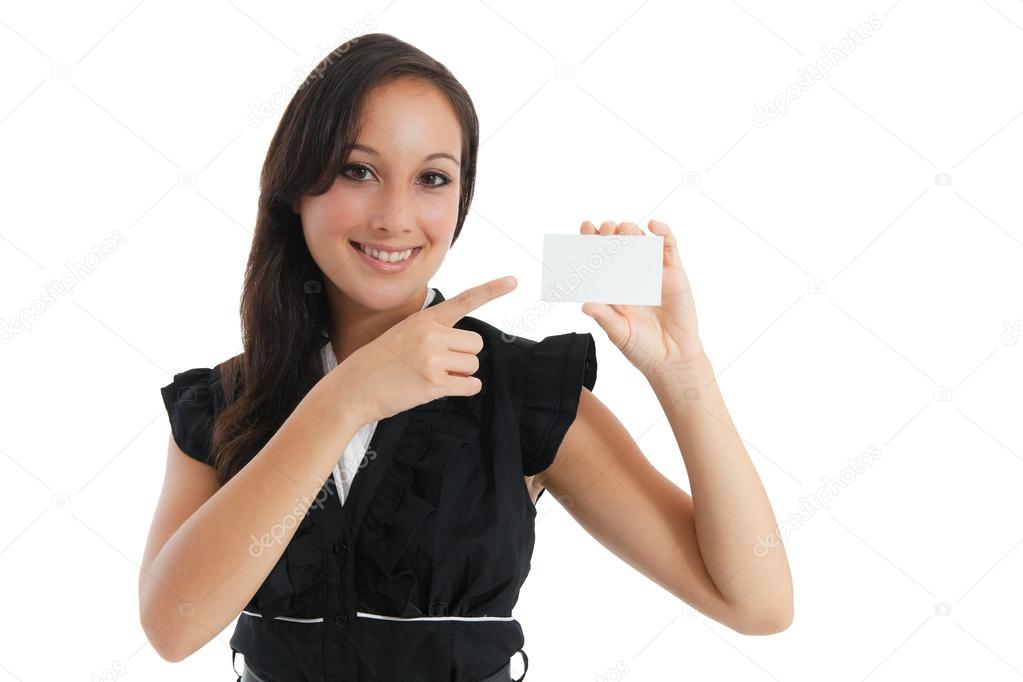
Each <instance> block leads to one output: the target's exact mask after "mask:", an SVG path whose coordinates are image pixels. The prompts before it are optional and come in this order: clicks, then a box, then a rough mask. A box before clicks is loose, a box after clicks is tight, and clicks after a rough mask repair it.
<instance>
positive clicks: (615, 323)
mask: <svg viewBox="0 0 1023 682" xmlns="http://www.w3.org/2000/svg"><path fill="white" fill-rule="evenodd" d="M582 311H583V313H585V314H586V315H589V316H590V317H592V318H593V319H594V320H595V321H596V322H597V324H598V325H600V328H601V329H603V330H604V332H605V333H607V337H608V338H609V339H611V343H613V344H614V345H616V346H618V347H619V348H624V347H625V344H626V342H627V341H628V340H629V321H628V320H626V319H625V316H624V315H622V314H621V313H619V312H618V311H616V310H615V309H614V308H612V307H611V306H609V305H607V304H604V303H589V302H587V303H584V304H583V306H582Z"/></svg>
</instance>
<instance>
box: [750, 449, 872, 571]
mask: <svg viewBox="0 0 1023 682" xmlns="http://www.w3.org/2000/svg"><path fill="white" fill-rule="evenodd" d="M879 459H881V448H879V447H877V446H876V445H871V446H870V447H869V448H867V450H866V451H865V452H861V453H860V454H858V455H856V456H855V457H850V458H849V459H848V462H849V465H848V466H844V467H842V469H841V470H840V471H839V472H838V476H821V481H822V484H821V486H820V487H818V488H817V490H815V491H814V492H812V493H810V494H809V495H803V496H802V497H800V498H799V507H797V508H796V510H795V511H794V512H792V513H791V514H789V515H788V516H786V517H785V520H784V521H783V522H782V523H781V524H779V526H778V533H774V532H773V531H772V532H770V533H768V534H767V537H766V538H765V537H763V536H761V535H760V533H757V536H756V540H757V541H756V543H755V544H754V545H753V555H754V556H755V557H757V558H758V559H762V558H764V557H765V556H767V552H768V551H770V549H771V548H772V547H777V546H778V545H779V544H780V543H781V542H782V541H783V540H784V539H785V538H787V537H788V536H789V535H791V534H792V533H793V532H795V531H796V530H798V529H799V528H800V527H802V525H803V524H804V523H806V522H807V521H809V520H810V519H811V518H813V516H814V515H815V514H816V513H817V512H819V511H822V510H825V509H827V508H828V506H830V505H831V501H832V500H834V499H835V498H836V497H838V494H839V492H841V490H842V489H844V488H848V487H849V486H850V485H852V483H853V481H855V480H856V478H857V477H858V476H860V475H861V474H863V472H865V471H866V470H867V469H869V468H870V467H872V466H874V463H875V462H877V460H879Z"/></svg>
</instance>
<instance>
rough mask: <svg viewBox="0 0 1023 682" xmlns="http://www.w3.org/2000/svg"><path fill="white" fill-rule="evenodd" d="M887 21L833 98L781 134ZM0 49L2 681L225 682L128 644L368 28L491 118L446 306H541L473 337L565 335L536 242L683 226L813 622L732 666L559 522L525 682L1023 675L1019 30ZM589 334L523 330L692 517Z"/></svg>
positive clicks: (146, 9) (788, 18) (663, 447)
mask: <svg viewBox="0 0 1023 682" xmlns="http://www.w3.org/2000/svg"><path fill="white" fill-rule="evenodd" d="M872 15H873V16H874V17H875V18H876V21H877V22H879V24H878V26H879V27H878V28H877V29H875V30H873V32H872V35H871V36H870V37H869V38H867V39H864V40H861V41H860V43H859V44H855V43H854V48H853V49H852V50H849V51H847V53H843V54H842V56H840V57H839V58H835V59H833V63H832V71H831V73H830V77H829V78H828V79H826V80H818V81H815V82H813V83H811V84H810V85H809V87H808V88H806V89H805V90H800V89H799V88H794V92H795V94H797V95H798V96H794V97H793V98H791V100H790V102H789V105H788V107H787V109H786V113H785V114H784V115H779V116H775V117H773V118H769V119H768V120H767V121H766V123H767V125H756V124H755V122H754V118H753V115H754V112H755V105H757V104H767V103H768V102H771V101H772V100H774V99H775V98H776V96H778V95H779V94H782V95H784V93H785V92H786V90H787V89H788V88H789V86H790V85H792V84H794V83H797V79H798V78H799V76H800V70H801V69H803V68H804V67H808V66H811V65H814V64H815V63H816V62H817V60H818V59H819V58H821V57H822V56H823V55H824V54H825V53H826V52H828V51H829V50H834V49H839V50H841V49H842V45H843V43H842V40H843V38H846V37H847V35H848V31H849V30H850V29H851V30H853V31H855V30H856V28H857V27H858V26H860V25H861V24H863V23H864V22H868V21H869V20H870V17H871V16H872ZM0 19H2V20H0V63H2V64H3V68H2V73H3V87H2V88H0V149H2V154H0V159H2V161H0V183H2V184H0V186H2V187H3V195H2V196H3V204H4V212H3V219H2V221H0V272H2V273H3V286H2V287H0V324H2V327H0V329H2V330H3V333H2V336H3V339H2V340H3V343H2V344H0V375H2V377H3V386H4V390H3V391H0V401H2V402H0V414H2V415H3V428H2V429H0V504H2V509H0V511H2V514H3V523H2V526H0V584H2V585H3V602H4V603H3V611H4V618H2V619H0V642H2V643H3V644H2V645H0V681H6V680H56V679H61V680H73V679H79V680H98V679H105V680H111V679H134V680H172V679H177V680H186V679H187V680H197V679H201V680H229V679H234V676H233V675H232V673H231V671H230V667H229V663H230V651H229V649H228V646H227V641H228V639H229V637H230V634H231V628H229V629H228V630H225V632H223V633H221V635H220V636H219V637H218V638H217V639H215V640H213V641H211V642H210V643H209V644H208V645H207V646H206V647H205V648H204V649H202V650H201V651H200V652H198V653H197V654H195V655H194V656H192V657H190V658H189V659H187V660H186V661H184V662H181V663H178V664H171V663H168V662H166V661H164V660H162V659H161V658H160V657H159V656H158V655H157V654H156V653H155V652H154V651H153V649H152V648H151V647H150V646H149V645H148V643H147V641H146V638H145V636H144V634H143V632H142V629H141V626H140V624H139V622H138V612H137V609H138V604H137V596H136V586H137V579H138V562H139V560H140V559H141V556H142V551H143V547H144V542H145V537H146V533H147V531H148V526H149V522H150V518H151V514H152V511H153V508H154V505H155V503H156V499H157V495H158V492H159V486H160V484H161V481H162V476H163V468H164V459H165V449H166V444H167V437H168V431H169V426H168V423H167V417H166V414H165V413H164V411H163V405H162V402H161V400H160V396H159V387H160V386H162V385H164V384H166V383H168V382H169V381H170V378H171V376H172V374H173V373H175V372H180V371H183V370H184V369H187V368H190V367H196V366H202V367H211V366H213V365H214V364H215V363H217V362H220V361H222V360H224V359H226V358H228V357H230V356H231V355H234V354H236V353H237V352H240V349H241V346H240V338H239V324H238V315H237V306H238V298H239V292H240V286H241V279H242V273H243V267H244V263H245V260H246V257H247V254H248V250H249V246H250V241H251V237H252V227H253V219H254V216H255V211H256V198H257V191H258V186H257V181H258V176H259V171H260V166H261V163H262V160H263V157H264V155H265V152H266V148H267V145H268V142H269V140H270V137H271V135H272V133H273V130H274V127H275V126H276V123H277V121H278V119H279V115H280V111H281V110H282V109H283V106H284V102H286V98H287V97H290V94H291V93H292V92H293V91H294V85H295V84H296V83H297V82H298V81H300V80H301V79H302V78H304V77H305V75H306V74H307V73H308V72H309V70H310V69H311V68H312V67H313V66H315V65H316V63H317V62H318V60H319V59H320V58H321V57H323V56H324V55H326V54H327V53H328V52H329V51H330V50H331V49H333V48H334V47H336V46H337V45H338V44H340V43H341V42H343V41H344V40H345V39H347V38H349V37H352V36H353V35H356V34H357V33H361V32H366V31H367V29H368V28H371V29H372V30H376V31H382V32H386V33H391V34H393V35H395V36H397V37H399V38H402V39H404V40H406V41H408V42H411V43H413V44H414V45H416V46H418V47H420V48H421V49H423V50H425V51H426V52H428V53H429V54H431V55H433V56H434V57H436V58H437V59H439V60H440V61H441V62H443V63H444V64H446V65H447V66H448V67H449V68H451V69H452V71H453V72H454V73H455V75H456V76H457V77H458V78H459V79H460V80H461V81H462V82H463V83H464V85H465V87H466V88H467V89H468V91H469V93H470V94H471V96H472V97H473V100H474V102H475V105H476V107H477V110H478V112H479V116H480V120H481V125H482V132H481V140H482V143H483V144H482V147H481V150H480V165H479V174H478V181H477V182H478V184H477V194H476V199H475V202H474V204H473V210H472V212H471V214H470V215H469V217H468V220H467V222H466V225H465V227H464V232H463V235H462V236H461V237H460V239H459V242H458V244H457V245H456V246H455V248H454V249H453V250H452V251H451V253H450V254H449V256H448V258H447V261H446V262H445V264H444V266H443V267H442V269H441V271H440V272H439V273H438V275H437V277H436V278H435V279H434V280H432V281H431V284H432V285H433V286H436V287H438V288H440V289H441V290H442V292H443V293H444V294H445V296H447V297H451V296H453V295H454V294H456V293H458V292H459V291H461V290H462V289H464V288H467V287H469V286H472V285H475V284H478V283H481V282H483V281H486V280H488V279H491V278H494V277H498V276H501V275H505V274H514V275H516V276H517V277H518V279H519V287H518V289H517V290H516V291H515V292H514V293H512V294H510V295H507V296H505V297H503V298H501V299H500V300H498V301H495V302H493V303H492V304H489V305H488V306H487V307H485V308H483V309H481V310H480V311H479V313H478V315H477V316H478V317H481V318H482V319H485V320H487V321H489V322H491V323H492V324H495V325H497V326H499V327H505V328H507V327H510V326H512V325H513V324H517V320H519V319H521V317H522V316H523V315H524V314H525V313H526V312H527V311H529V310H531V309H532V308H533V307H534V306H535V305H536V303H537V301H538V299H539V283H540V262H539V257H540V254H541V245H542V235H543V233H545V232H552V233H575V232H577V231H578V229H579V224H580V222H581V221H583V220H586V219H589V220H592V221H594V222H596V223H598V224H599V222H600V221H603V220H615V221H627V220H629V221H635V222H640V223H641V224H642V225H643V226H645V225H646V221H647V220H648V219H649V218H651V217H654V218H658V219H660V220H663V221H666V222H668V223H669V225H671V226H672V228H673V229H674V231H675V233H676V234H677V235H678V238H679V240H680V244H681V250H682V255H683V263H684V265H685V267H686V270H687V272H688V274H689V277H690V279H691V281H692V284H693V287H694V289H695V294H696V303H697V309H698V312H699V316H700V322H701V326H700V331H701V336H702V338H703V340H704V344H705V346H706V348H707V350H708V353H709V355H710V358H711V361H712V363H713V365H714V369H715V371H716V373H717V375H718V377H719V382H720V385H721V387H722V391H723V393H724V396H725V400H726V402H727V404H728V406H729V409H730V411H731V414H732V416H733V418H734V420H735V422H736V424H737V426H738V428H739V432H740V433H741V435H742V437H743V439H744V442H745V444H746V447H747V449H748V451H749V453H750V455H751V457H752V458H753V461H754V463H755V464H756V466H757V469H758V471H759V472H760V474H761V476H762V478H763V481H764V483H765V485H766V487H767V490H768V491H769V495H770V497H771V500H772V503H773V505H774V508H775V511H776V513H777V516H778V518H779V521H780V522H781V523H782V524H783V525H787V527H788V530H787V531H786V532H787V536H786V544H787V547H788V552H789V557H790V561H791V564H792V568H793V573H794V580H795V600H796V615H795V622H794V624H793V625H792V627H791V628H790V629H789V630H787V631H785V632H784V633H782V634H779V635H775V636H769V637H746V636H742V635H739V634H736V633H734V632H732V631H730V630H729V629H728V628H726V627H724V626H722V625H720V624H718V623H716V622H713V621H710V620H709V619H707V618H705V617H703V616H701V615H698V614H695V613H693V612H692V611H691V610H689V609H687V608H685V607H683V605H682V604H681V602H679V601H678V600H677V599H676V598H675V597H673V596H672V595H670V594H669V593H667V592H665V591H664V590H663V589H661V588H660V587H658V586H656V585H654V584H653V583H651V582H649V581H648V580H647V579H646V578H644V577H643V576H642V575H640V574H639V573H637V572H636V571H634V570H633V569H631V568H629V567H628V566H626V565H625V564H624V563H623V562H621V561H620V560H619V559H617V558H616V557H615V556H614V555H612V554H611V553H610V552H608V551H607V550H605V549H604V548H603V547H602V546H601V545H600V544H598V543H597V542H596V541H595V540H593V539H592V538H591V537H589V536H588V535H587V534H586V533H585V531H583V530H582V529H581V528H580V527H579V526H578V525H577V524H576V523H575V521H574V520H573V519H572V517H571V516H569V515H568V513H567V512H566V511H565V510H564V509H562V508H561V507H560V506H559V505H558V503H557V502H556V501H555V500H554V499H553V497H552V496H550V495H545V496H544V497H543V498H541V501H540V504H539V512H538V523H537V533H538V540H537V546H536V552H535V555H534V561H533V569H532V573H531V574H530V577H529V580H528V582H527V583H526V587H525V588H524V590H523V592H522V595H521V599H520V602H519V604H518V606H517V608H516V610H515V616H516V617H517V618H518V619H519V620H520V621H521V622H522V624H523V627H524V629H525V633H526V651H527V653H528V655H529V657H530V664H531V665H530V671H529V674H528V677H527V679H528V680H530V682H543V681H563V680H598V681H599V680H618V679H625V680H630V681H635V682H639V681H641V680H644V681H653V680H674V679H693V680H732V679H743V680H768V679H774V680H783V681H788V680H817V679H828V680H863V679H870V680H878V681H880V680H903V679H907V678H910V679H926V678H935V679H964V678H967V677H969V678H971V679H984V680H1014V679H1018V678H1019V677H1021V676H1023V649H1021V648H1020V647H1019V642H1020V641H1021V635H1023V627H1021V626H1020V615H1019V614H1020V599H1021V597H1023V594H1021V589H1020V587H1019V579H1018V578H1019V575H1020V574H1021V572H1023V548H1021V547H1020V543H1021V538H1023V521H1021V519H1023V513H1021V512H1023V498H1021V496H1020V494H1019V491H1020V483H1021V480H1023V461H1021V460H1023V429H1021V428H1020V414H1021V407H1023V398H1021V392H1020V386H1021V381H1020V379H1021V376H1023V374H1021V369H1023V340H1021V339H1023V302H1021V299H1020V293H1021V291H1023V268H1021V267H1020V266H1021V264H1023V207H1021V203H1020V201H1019V196H1020V195H1019V192H1020V186H1021V183H1023V170H1021V166H1020V158H1021V147H1023V91H1021V89H1020V87H1019V83H1020V82H1021V78H1020V67H1021V65H1023V5H1021V3H1019V2H1015V1H1013V0H990V1H983V2H923V0H900V1H898V2H896V1H895V0H885V1H884V2H862V3H819V2H808V1H807V2H801V3H772V4H770V6H765V4H764V3H754V2H752V1H751V0H743V1H742V2H721V3H714V4H712V3H694V2H688V3H678V2H667V1H666V0H660V1H645V2H622V3H615V4H612V3H606V4H602V5H600V6H597V4H596V3H585V4H583V3H574V4H569V3H552V2H541V3H536V2H533V3H521V2H520V3H515V4H514V5H510V4H505V3H502V4H501V5H500V6H498V4H497V3H496V2H493V1H490V2H486V3H483V2H465V3H457V4H454V3H418V2H412V1H411V0H394V1H393V2H390V0H385V1H382V2H372V3H338V2H323V3H315V4H312V3H309V4H297V3H290V4H288V5H284V4H281V3H271V2H258V3H257V2H241V1H240V0H239V1H237V2H235V1H227V0H213V1H211V2H201V3H200V2H185V3H170V2H157V1H156V0H149V1H146V0H143V1H142V2H138V3H135V2H134V0H129V1H128V2H107V3H102V4H100V5H97V4H94V3H69V2H68V3H22V4H21V6H17V7H13V6H10V5H5V6H4V8H3V10H2V11H0ZM849 44H850V43H849V41H847V42H846V43H844V45H845V46H848V45H849ZM831 54H835V53H834V52H831ZM282 93H284V95H285V99H284V100H283V101H280V100H279V99H278V98H279V97H280V96H281V94H282ZM267 102H271V103H272V102H277V104H276V105H274V104H270V105H268V106H269V111H268V112H267V115H266V118H265V120H261V118H260V117H258V116H257V117H255V118H252V117H251V116H250V115H251V114H252V112H253V111H254V110H256V111H258V110H260V108H261V107H263V105H264V103H267ZM759 122H760V123H764V122H765V121H763V120H761V121H759ZM943 174H944V175H943ZM939 178H940V179H939ZM118 234H120V235H123V240H122V241H123V243H117V244H115V246H116V248H113V249H112V250H110V251H107V252H103V251H102V249H101V248H100V246H99V245H100V244H101V243H102V242H103V241H104V240H111V239H118V237H117V235H118ZM109 243H111V244H114V242H109ZM97 253H103V255H102V256H101V257H96V256H95V255H93V254H97ZM59 281H63V282H64V283H65V285H66V288H65V289H64V290H63V291H62V292H61V293H59V295H57V297H56V298H55V300H50V301H48V302H45V303H44V302H43V300H44V295H45V294H46V292H47V291H48V290H50V288H51V287H53V286H55V282H59ZM580 305H581V304H578V303H562V304H560V305H558V306H557V307H556V310H555V311H554V312H552V313H549V314H546V315H543V316H542V317H540V319H539V320H538V321H537V322H536V323H535V324H533V325H532V326H531V327H530V328H529V329H528V331H522V332H521V334H522V335H523V336H527V337H530V338H533V339H540V338H543V337H544V336H547V335H550V334H556V333H562V332H566V331H590V332H592V333H593V334H594V337H595V338H596V339H597V344H598V348H597V357H598V365H599V370H598V377H597V383H596V388H595V393H596V395H597V397H599V398H600V399H601V400H603V401H604V402H605V403H606V404H607V405H608V406H610V408H611V409H612V410H613V411H614V412H615V414H616V415H618V417H619V419H620V420H621V421H622V422H623V423H624V424H625V425H626V426H627V428H628V429H629V431H630V432H631V433H632V434H633V437H634V438H635V439H636V441H637V443H638V444H639V445H640V447H641V448H642V449H643V451H644V452H645V453H646V455H647V456H648V457H649V458H650V460H651V461H652V462H653V463H654V464H655V465H656V466H657V467H658V468H659V469H660V470H661V471H663V472H664V473H665V474H666V475H668V476H669V477H671V478H672V480H674V481H675V482H677V483H678V484H679V485H681V486H682V487H685V488H688V482H687V479H686V476H685V469H684V466H683V461H682V458H681V456H680V454H679V452H678V448H677V446H676V444H675V442H674V440H673V439H672V436H671V431H670V429H669V426H668V423H667V420H666V419H665V418H664V416H663V413H662V412H661V411H660V408H659V405H658V403H657V401H656V399H655V398H654V396H653V393H652V392H651V391H650V390H649V387H648V385H647V384H646V383H645V382H644V380H643V378H642V376H641V375H640V374H639V373H638V372H637V371H635V370H634V369H633V368H632V367H631V365H629V363H628V362H627V361H626V360H625V358H624V357H623V356H622V355H621V354H620V352H619V351H618V350H617V349H616V348H615V347H614V346H613V345H612V344H611V343H610V342H609V341H608V339H607V338H606V336H605V335H604V333H603V331H602V330H601V329H600V328H599V327H598V326H597V325H596V324H595V323H594V322H593V321H592V320H591V319H590V318H589V317H587V316H586V315H584V314H582V313H581V312H580V310H579V306H580ZM18 318H20V319H22V320H23V321H24V322H25V323H27V324H28V325H29V326H30V329H29V330H27V331H20V332H17V333H13V332H12V331H11V328H10V325H11V323H12V322H13V321H14V320H16V319H18ZM871 448H875V452H878V453H879V456H878V458H877V459H876V460H874V461H873V462H872V464H871V466H870V467H869V468H867V469H865V470H862V471H860V472H857V473H855V475H854V476H851V477H849V476H847V477H846V479H844V480H842V482H841V483H840V484H839V485H835V484H834V480H836V479H838V478H839V477H841V476H842V474H843V470H844V469H845V468H846V467H848V463H849V459H850V458H855V457H856V456H857V455H859V454H860V453H864V452H867V451H869V450H870V449H871ZM829 480H830V481H832V483H831V484H829V483H828V481H829ZM829 485H830V488H829ZM829 489H830V490H831V493H830V497H828V498H827V499H828V502H827V504H826V505H824V506H820V507H818V508H817V509H816V510H815V511H814V512H813V513H811V514H809V515H807V516H808V517H807V518H800V517H798V516H793V517H792V519H794V520H789V521H786V519H787V518H789V517H790V515H792V514H797V513H798V510H799V508H800V506H801V505H803V504H805V500H806V499H807V498H808V496H809V497H811V498H814V499H823V498H822V495H828V494H829V493H827V492H824V491H826V490H829ZM239 663H240V660H239ZM514 666H515V667H514V670H515V672H516V674H517V673H518V671H519V670H521V668H520V663H519V661H518V659H517V658H516V661H515V663H514Z"/></svg>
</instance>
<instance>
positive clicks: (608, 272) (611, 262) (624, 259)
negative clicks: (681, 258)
mask: <svg viewBox="0 0 1023 682" xmlns="http://www.w3.org/2000/svg"><path fill="white" fill-rule="evenodd" d="M663 264H664V237H661V236H659V235H654V234H649V235H634V234H630V235H624V234H620V235H596V234H545V235H544V237H543V278H542V280H541V283H540V297H541V299H542V300H544V301H550V302H552V303H558V302H562V301H577V302H579V303H586V302H587V301H591V302H593V303H616V304H622V305H661V278H662V275H663V273H662V269H663Z"/></svg>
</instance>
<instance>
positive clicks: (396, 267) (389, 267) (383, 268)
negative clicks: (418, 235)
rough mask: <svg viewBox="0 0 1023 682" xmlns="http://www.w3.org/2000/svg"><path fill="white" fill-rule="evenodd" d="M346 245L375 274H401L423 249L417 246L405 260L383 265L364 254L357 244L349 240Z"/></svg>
mask: <svg viewBox="0 0 1023 682" xmlns="http://www.w3.org/2000/svg"><path fill="white" fill-rule="evenodd" d="M348 243H349V244H351V245H352V248H353V249H355V252H356V253H357V254H358V255H359V259H360V260H362V262H363V263H365V264H366V265H368V266H369V267H371V268H373V269H374V270H376V271H377V272H386V273H395V272H402V271H403V270H405V269H406V268H408V266H409V265H410V264H411V263H412V261H413V260H415V258H416V256H418V255H419V252H420V251H422V250H423V247H421V246H417V247H416V248H415V249H413V251H412V255H411V256H409V257H408V258H406V259H405V260H403V261H399V262H397V263H384V262H382V261H379V260H377V259H376V258H373V256H370V255H369V254H367V253H364V252H363V250H362V249H361V248H360V247H359V245H358V244H359V242H356V241H354V240H352V239H349V240H348Z"/></svg>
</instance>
